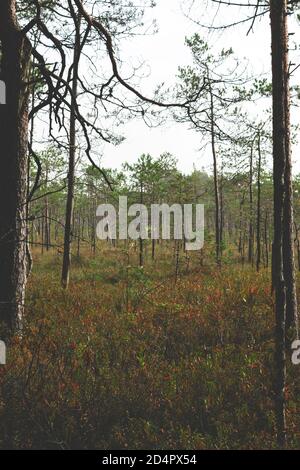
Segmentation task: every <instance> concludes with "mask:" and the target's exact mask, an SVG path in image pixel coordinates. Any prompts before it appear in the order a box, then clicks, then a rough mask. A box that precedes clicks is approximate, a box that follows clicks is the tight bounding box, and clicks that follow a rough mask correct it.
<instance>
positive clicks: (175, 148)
mask: <svg viewBox="0 0 300 470" xmlns="http://www.w3.org/2000/svg"><path fill="white" fill-rule="evenodd" d="M157 4H158V5H157V6H156V7H155V8H153V9H151V10H149V11H148V12H147V14H146V22H147V21H149V22H150V21H151V19H152V18H155V19H156V20H157V24H158V27H159V32H158V33H157V34H156V35H154V36H153V35H149V36H145V37H143V36H138V37H136V38H134V39H130V40H128V41H126V42H125V43H124V45H123V47H122V49H121V55H122V60H123V61H126V60H128V61H131V62H132V63H136V62H137V60H138V59H142V60H144V61H145V62H146V63H147V64H148V66H149V67H150V71H151V73H150V76H149V77H147V78H146V79H143V81H142V82H141V84H140V89H141V90H142V91H143V93H144V94H146V93H147V94H148V96H149V95H150V97H151V92H152V91H153V89H154V88H155V86H156V85H157V84H159V83H161V82H165V83H166V86H167V85H172V84H174V78H175V75H176V73H177V69H178V66H183V65H187V64H189V63H191V56H190V53H189V50H188V48H187V47H186V46H185V45H184V39H185V37H186V36H191V35H192V34H193V33H194V32H198V33H199V34H200V35H201V36H202V37H203V38H204V39H206V40H208V42H209V43H210V44H214V45H215V46H216V48H217V49H222V48H226V47H232V48H233V50H234V53H235V55H236V56H238V57H239V58H241V59H243V58H246V60H247V61H248V62H249V69H250V71H253V72H254V73H255V74H257V75H258V74H260V73H266V72H268V71H269V70H270V65H271V57H270V28H269V17H268V14H267V15H266V16H265V17H264V18H262V19H257V21H256V23H255V27H254V32H251V33H250V34H249V35H248V36H247V34H246V33H247V30H248V28H249V23H246V24H244V25H242V26H239V27H237V28H230V29H228V30H225V31H222V32H220V31H217V32H213V33H211V32H210V33H209V32H208V31H207V30H206V29H202V28H199V26H197V25H196V24H195V23H194V22H193V21H191V20H190V19H188V18H186V17H185V15H184V13H183V2H182V0H157ZM195 4H196V6H197V7H198V13H199V14H197V19H199V18H201V22H202V23H203V24H208V25H209V24H211V21H212V17H211V12H212V8H210V10H209V11H208V10H206V1H204V0H196V1H195ZM200 10H201V11H200ZM214 11H216V10H214ZM194 12H195V13H196V12H197V9H196V8H194ZM245 14H246V12H245V9H242V10H241V11H240V12H238V11H237V10H236V9H234V10H233V9H232V8H231V7H223V8H222V9H221V11H220V12H219V15H218V16H217V17H216V21H218V24H220V18H222V23H223V24H228V23H231V22H233V21H235V20H237V19H239V18H240V17H241V15H243V16H245ZM297 30H299V25H296V24H295V23H293V25H292V28H291V31H293V32H297V35H298V42H300V41H299V33H298V31H297ZM297 35H294V36H293V41H297ZM292 59H293V62H296V64H297V63H298V62H299V53H297V55H296V54H294V55H293V56H292ZM297 59H298V61H297ZM298 78H299V75H298ZM258 112H259V108H258ZM294 115H295V116H296V113H294ZM296 117H297V116H296ZM297 123H298V122H297ZM120 130H121V132H122V134H123V135H124V136H125V137H126V140H125V142H124V143H122V144H121V145H119V146H118V147H113V146H112V145H109V144H108V145H105V147H104V155H103V158H102V165H103V166H105V167H114V168H120V167H121V164H122V163H123V162H125V161H128V162H133V161H135V160H136V159H137V158H138V157H139V156H140V155H141V154H142V153H150V154H152V155H153V156H154V157H157V156H159V155H160V154H161V153H163V152H165V151H168V152H171V153H172V154H173V155H175V156H176V157H177V158H178V166H179V168H180V169H181V170H182V171H184V172H190V171H191V170H192V169H193V164H195V166H196V168H198V169H201V168H202V167H205V168H208V169H209V167H210V165H211V156H210V153H209V149H207V150H206V151H199V148H200V147H201V142H200V141H199V135H197V134H196V133H195V132H194V131H192V130H189V129H188V128H187V127H185V126H184V125H182V124H175V123H174V122H167V123H166V125H164V126H162V127H160V128H153V129H149V128H148V127H147V126H146V125H145V124H144V123H143V122H142V121H139V120H135V121H131V122H130V123H128V124H126V125H125V126H123V127H122V128H121V129H120ZM294 157H295V155H294ZM293 159H294V160H295V158H293ZM299 160H300V159H299ZM295 169H296V170H297V171H300V164H298V163H297V162H296V166H295Z"/></svg>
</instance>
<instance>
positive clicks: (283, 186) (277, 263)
mask: <svg viewBox="0 0 300 470" xmlns="http://www.w3.org/2000/svg"><path fill="white" fill-rule="evenodd" d="M270 17H271V33H272V89H273V174H274V176H273V178H274V242H273V250H272V255H273V256H272V277H273V279H272V286H273V289H274V290H275V318H276V332H275V348H276V352H275V365H276V378H275V411H276V413H275V414H276V425H277V440H278V445H279V446H280V447H286V418H285V387H286V365H285V348H286V305H287V304H286V287H287V286H288V291H289V292H288V296H289V298H290V296H291V291H290V287H291V286H290V282H291V279H289V278H288V277H286V276H291V275H292V274H291V272H290V270H291V269H292V267H291V262H290V260H287V259H284V258H286V257H287V255H289V254H290V253H289V252H288V243H289V242H288V238H289V237H290V234H289V233H288V232H289V231H290V230H291V227H290V224H289V223H288V222H289V220H290V217H291V214H288V215H284V211H285V210H288V211H290V210H292V208H291V207H289V206H290V204H291V202H292V199H291V195H290V194H289V191H290V188H289V187H287V184H289V178H290V169H291V168H290V167H291V164H290V161H289V160H290V157H289V156H288V155H287V152H288V153H290V143H289V138H290V130H289V109H288V108H289V80H288V26H287V0H271V2H270ZM286 166H287V167H288V168H287V169H286ZM287 223H288V227H286V228H285V227H284V225H285V224H287ZM286 281H288V284H286Z"/></svg>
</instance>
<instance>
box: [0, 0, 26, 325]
mask: <svg viewBox="0 0 300 470" xmlns="http://www.w3.org/2000/svg"><path fill="white" fill-rule="evenodd" d="M15 3H16V2H15V0H1V2H0V41H1V52H2V55H1V80H3V82H4V83H5V85H6V104H1V105H0V143H1V147H0V148H1V164H2V167H1V171H0V260H1V262H0V320H1V321H3V322H4V324H5V326H6V327H7V329H8V331H9V332H14V331H16V330H17V329H19V328H21V326H22V315H23V308H24V300H25V287H26V237H27V234H26V226H27V224H26V212H27V211H26V206H27V204H26V202H27V201H26V199H27V171H28V167H27V148H28V101H29V89H28V85H27V84H28V82H29V76H30V56H31V47H30V43H29V41H28V40H27V38H26V37H24V36H23V35H22V33H21V31H20V29H19V27H18V23H17V19H16V5H15Z"/></svg>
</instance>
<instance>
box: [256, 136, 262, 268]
mask: <svg viewBox="0 0 300 470" xmlns="http://www.w3.org/2000/svg"><path fill="white" fill-rule="evenodd" d="M257 150H258V165H257V214H256V251H257V253H256V271H257V272H258V271H259V269H260V259H261V245H260V219H261V215H260V212H261V187H260V173H261V148H260V134H258V142H257Z"/></svg>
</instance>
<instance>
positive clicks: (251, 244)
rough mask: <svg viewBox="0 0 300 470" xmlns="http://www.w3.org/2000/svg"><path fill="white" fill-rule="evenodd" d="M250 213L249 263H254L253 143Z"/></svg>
mask: <svg viewBox="0 0 300 470" xmlns="http://www.w3.org/2000/svg"><path fill="white" fill-rule="evenodd" d="M249 212H250V220H249V238H248V263H250V264H252V263H253V245H254V243H253V238H254V230H253V142H252V144H251V151H250V167H249Z"/></svg>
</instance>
